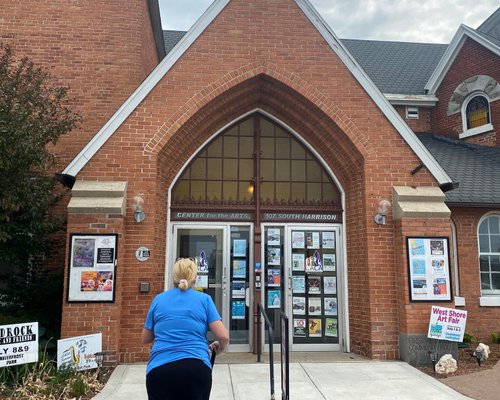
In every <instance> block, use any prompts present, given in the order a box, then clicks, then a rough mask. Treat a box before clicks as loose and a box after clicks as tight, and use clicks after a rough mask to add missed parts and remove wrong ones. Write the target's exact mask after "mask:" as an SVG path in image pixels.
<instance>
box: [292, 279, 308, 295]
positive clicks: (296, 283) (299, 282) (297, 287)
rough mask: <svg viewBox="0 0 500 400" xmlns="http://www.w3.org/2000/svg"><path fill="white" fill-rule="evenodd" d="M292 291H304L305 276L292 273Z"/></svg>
mask: <svg viewBox="0 0 500 400" xmlns="http://www.w3.org/2000/svg"><path fill="white" fill-rule="evenodd" d="M292 292H293V293H305V292H306V277H305V276H303V275H292Z"/></svg>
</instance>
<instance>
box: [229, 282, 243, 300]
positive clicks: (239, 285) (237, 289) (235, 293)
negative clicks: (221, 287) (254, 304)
mask: <svg viewBox="0 0 500 400" xmlns="http://www.w3.org/2000/svg"><path fill="white" fill-rule="evenodd" d="M231 286H232V287H231V296H232V297H233V299H244V298H245V289H246V288H245V281H233V283H232V285H231Z"/></svg>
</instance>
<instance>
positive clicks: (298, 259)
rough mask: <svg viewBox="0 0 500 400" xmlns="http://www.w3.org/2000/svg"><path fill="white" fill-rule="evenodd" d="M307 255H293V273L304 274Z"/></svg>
mask: <svg viewBox="0 0 500 400" xmlns="http://www.w3.org/2000/svg"><path fill="white" fill-rule="evenodd" d="M304 260H305V255H304V254H297V253H294V254H292V271H301V272H304V268H305V267H304V266H305V263H304Z"/></svg>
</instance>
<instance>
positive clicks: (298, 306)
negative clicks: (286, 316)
mask: <svg viewBox="0 0 500 400" xmlns="http://www.w3.org/2000/svg"><path fill="white" fill-rule="evenodd" d="M292 310H293V314H296V315H305V314H306V298H305V297H295V296H294V297H293V298H292Z"/></svg>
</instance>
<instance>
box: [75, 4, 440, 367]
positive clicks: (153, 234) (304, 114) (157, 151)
mask: <svg viewBox="0 0 500 400" xmlns="http://www.w3.org/2000/svg"><path fill="white" fill-rule="evenodd" d="M256 107H258V108H260V109H262V110H265V111H267V112H269V113H271V114H272V115H274V116H276V117H278V118H279V119H280V120H282V121H284V122H285V123H286V124H287V125H288V126H290V127H291V128H293V129H295V130H296V131H297V132H298V133H299V134H301V135H302V137H303V138H304V139H305V140H306V141H307V142H308V143H309V144H311V146H313V147H314V148H315V149H316V151H317V152H318V153H319V155H320V156H321V157H322V158H323V159H324V160H325V162H326V163H327V164H328V166H329V168H331V169H332V171H333V172H334V174H335V175H336V176H337V178H338V180H339V182H340V184H341V185H342V186H343V188H344V189H345V192H346V219H347V226H346V235H347V258H348V279H349V281H348V283H349V293H348V300H349V322H350V335H351V349H352V350H353V351H355V352H356V353H359V354H363V355H367V356H370V357H374V358H395V357H397V343H398V336H397V335H398V324H397V307H398V304H397V301H398V299H397V297H396V281H397V274H396V273H397V270H396V265H395V263H394V245H393V243H394V232H393V229H392V225H391V224H392V219H391V218H389V221H388V224H387V225H386V226H378V225H375V224H374V223H373V221H372V220H373V216H374V215H375V213H376V207H377V203H378V201H379V200H380V199H381V198H388V199H390V198H391V187H392V186H393V185H405V184H406V185H415V186H419V185H434V184H435V182H434V179H433V178H432V177H431V176H430V174H429V173H428V172H427V171H426V170H425V169H423V170H421V171H420V172H419V173H418V174H416V175H415V176H412V175H411V174H410V171H411V170H412V169H413V168H414V167H415V166H417V165H418V164H419V161H418V159H417V158H416V156H415V155H414V154H413V152H412V151H411V150H410V149H409V148H408V146H407V145H406V144H405V143H404V141H403V139H402V138H401V137H400V135H399V134H398V133H397V132H396V131H395V130H394V128H393V127H392V126H391V125H390V124H389V123H388V122H387V120H386V118H385V117H384V116H383V115H382V114H381V111H380V110H379V109H378V108H377V107H376V106H375V105H374V104H373V102H372V101H371V100H370V99H369V98H368V97H367V96H366V94H365V92H364V91H363V89H362V88H361V87H360V85H359V84H358V83H357V82H356V81H355V80H354V79H353V77H352V75H351V74H350V72H349V71H348V70H347V69H346V68H345V67H344V65H343V64H342V63H341V62H340V60H339V59H338V58H337V57H336V56H335V54H334V53H333V52H332V50H331V49H330V48H329V47H328V46H327V44H326V43H325V41H324V40H323V39H322V38H321V36H320V35H319V34H318V32H317V31H316V30H315V29H314V28H313V26H312V25H311V23H310V22H309V20H307V18H306V17H305V16H304V15H303V14H302V13H301V11H300V10H299V9H298V7H297V6H296V5H295V3H293V2H291V1H285V0H279V1H273V2H267V1H264V0H258V1H254V2H251V3H249V2H247V1H243V0H240V1H236V0H235V1H232V2H231V3H230V4H228V6H227V7H226V8H225V10H224V11H223V12H222V13H221V14H220V15H219V16H218V17H217V18H216V20H215V21H214V22H213V23H212V25H211V26H210V27H208V28H207V30H206V31H205V32H204V34H203V35H202V36H201V37H200V38H198V40H197V41H196V42H195V43H194V44H193V45H192V46H191V48H190V49H189V50H188V51H187V52H186V53H185V54H184V55H183V56H182V57H181V59H180V60H179V61H178V62H177V63H176V64H175V65H174V66H173V68H172V69H171V70H170V72H169V73H168V74H167V75H166V76H165V77H164V78H163V80H162V81H161V82H160V83H159V84H158V85H157V86H156V88H155V89H154V90H153V91H152V92H151V93H150V95H149V96H148V97H147V98H146V99H145V100H144V101H143V102H142V104H141V105H140V107H138V108H137V109H136V110H135V111H134V112H133V113H132V115H131V116H130V117H129V118H128V119H127V121H126V122H125V123H124V124H123V125H122V126H121V127H120V128H119V129H118V131H117V132H116V133H115V135H114V137H112V138H111V139H110V140H109V141H108V142H107V143H106V144H105V145H104V146H103V148H102V149H101V150H100V152H99V153H98V154H97V155H96V156H94V158H93V159H92V160H91V162H90V163H89V164H88V165H87V166H86V167H85V168H84V170H83V171H82V172H81V173H80V175H79V178H80V179H97V180H112V179H116V180H127V181H128V182H129V191H128V198H129V200H130V199H131V198H132V197H133V196H134V195H136V194H138V193H142V194H143V195H144V196H143V197H144V199H145V201H146V214H147V218H146V221H144V222H143V223H141V224H137V223H135V222H133V220H132V217H131V212H130V210H128V209H127V212H128V213H129V214H128V215H127V218H126V219H125V232H126V235H125V237H126V243H125V244H124V253H123V258H122V260H123V269H122V273H123V274H124V275H121V276H120V278H121V279H122V280H123V283H122V284H123V288H126V291H125V292H123V293H122V313H121V318H122V319H121V326H122V327H126V328H127V329H122V330H121V340H120V353H121V359H122V360H126V361H139V360H145V359H146V358H147V355H148V348H147V347H143V346H141V345H140V344H139V334H140V330H141V329H142V324H143V322H144V317H145V314H146V311H147V308H148V306H149V302H150V301H151V299H152V298H153V296H154V295H155V294H156V293H158V292H160V291H162V290H163V289H164V271H165V249H166V248H167V243H166V238H167V236H168V233H167V232H166V222H167V200H168V199H167V190H168V188H169V187H170V186H171V185H172V183H173V179H174V177H175V175H176V174H177V173H178V172H179V171H180V169H181V168H182V166H183V165H184V164H185V163H186V161H187V160H188V158H189V157H190V156H191V155H192V154H193V152H195V151H196V150H197V149H198V148H199V146H201V145H202V144H203V143H204V142H205V141H206V140H207V139H208V138H209V137H210V136H211V135H213V134H214V132H216V131H217V130H218V129H221V128H222V127H223V126H224V125H225V124H227V123H229V122H230V121H232V120H234V119H235V118H237V117H238V116H240V115H241V114H243V113H245V112H247V111H249V110H252V109H255V108H256ZM139 245H145V246H148V247H150V248H151V249H152V250H153V252H152V257H151V258H150V259H149V260H148V261H147V262H145V263H139V262H138V261H137V260H135V258H134V256H133V254H134V251H135V249H136V248H137V247H138V246H139ZM139 279H144V280H147V281H150V282H151V283H152V290H151V293H150V294H148V295H140V294H139V293H138V280H139Z"/></svg>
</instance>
